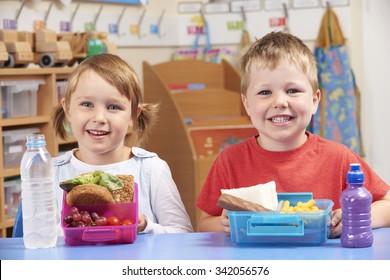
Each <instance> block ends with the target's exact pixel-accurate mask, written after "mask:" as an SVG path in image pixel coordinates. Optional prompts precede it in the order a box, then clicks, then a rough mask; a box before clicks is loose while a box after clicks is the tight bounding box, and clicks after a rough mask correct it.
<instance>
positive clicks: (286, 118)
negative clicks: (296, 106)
mask: <svg viewBox="0 0 390 280" xmlns="http://www.w3.org/2000/svg"><path fill="white" fill-rule="evenodd" d="M291 119H292V117H289V116H283V117H273V118H270V120H271V121H272V122H274V123H284V122H288V121H290V120H291Z"/></svg>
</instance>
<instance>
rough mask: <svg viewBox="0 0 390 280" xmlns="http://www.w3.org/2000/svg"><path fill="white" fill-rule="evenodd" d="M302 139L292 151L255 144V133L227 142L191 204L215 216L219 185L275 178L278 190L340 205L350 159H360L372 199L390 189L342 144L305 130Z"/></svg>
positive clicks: (243, 184)
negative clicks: (245, 137)
mask: <svg viewBox="0 0 390 280" xmlns="http://www.w3.org/2000/svg"><path fill="white" fill-rule="evenodd" d="M307 135H308V138H307V141H306V142H305V143H304V144H303V145H302V146H300V147H298V148H296V149H293V150H291V151H285V152H271V151H267V150H264V149H263V148H261V147H260V146H259V145H258V144H257V141H256V140H257V137H252V138H250V139H248V140H246V141H244V142H242V143H239V144H235V145H232V146H229V147H228V148H226V149H225V150H223V151H222V152H221V154H220V155H219V156H218V158H217V159H216V160H215V162H214V164H213V166H212V167H211V169H210V172H209V174H208V176H207V178H206V181H205V183H204V185H203V188H202V190H201V192H200V194H199V197H198V198H197V200H196V202H195V204H196V206H198V207H199V208H200V209H201V210H203V211H204V212H206V213H208V214H210V215H214V216H219V215H221V213H222V209H221V208H220V207H218V206H217V201H218V198H219V196H220V195H221V189H232V188H241V187H250V186H254V185H258V184H265V183H267V182H269V181H275V183H276V191H277V192H312V193H313V198H314V199H331V200H332V201H333V203H334V207H333V208H334V209H338V208H340V202H339V197H340V195H341V193H342V191H343V190H344V189H345V188H346V187H347V182H346V176H347V173H348V170H349V168H350V163H360V164H361V169H362V171H363V172H364V176H365V185H364V186H365V187H366V188H367V189H368V190H369V191H370V192H371V194H372V196H373V201H376V200H378V199H380V198H382V197H383V196H384V195H385V194H386V192H387V191H388V190H389V185H387V184H386V183H385V182H384V181H383V180H382V179H381V178H379V176H378V175H377V174H375V172H374V171H373V170H372V169H371V168H370V167H369V166H368V164H367V163H366V162H365V161H364V160H363V159H362V158H361V157H359V156H358V155H357V154H355V153H354V152H352V151H351V150H349V149H348V148H347V147H346V146H344V145H342V144H339V143H337V142H333V141H329V140H325V139H323V138H321V137H319V136H318V135H315V134H311V133H309V132H307Z"/></svg>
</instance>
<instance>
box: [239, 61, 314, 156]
mask: <svg viewBox="0 0 390 280" xmlns="http://www.w3.org/2000/svg"><path fill="white" fill-rule="evenodd" d="M319 100H320V91H319V90H317V92H315V94H314V95H313V89H312V88H311V86H310V83H309V80H308V79H307V77H306V75H305V74H304V73H303V72H302V71H301V70H299V69H298V68H297V67H296V66H295V65H293V64H290V63H280V64H279V65H278V66H277V67H276V68H275V69H270V68H264V69H259V68H256V67H252V69H251V73H250V83H249V86H248V89H247V92H246V94H245V95H244V94H242V101H243V103H244V106H245V109H246V112H247V114H248V115H249V116H250V118H251V120H252V123H253V125H254V126H255V128H256V129H257V130H258V131H259V135H260V137H259V138H258V141H259V144H260V145H261V146H262V147H263V148H264V149H267V150H271V151H286V150H291V149H294V148H297V147H299V146H300V145H302V144H303V143H304V142H305V141H306V135H305V130H306V127H307V125H308V124H309V122H310V119H311V117H312V115H313V114H315V112H316V111H317V107H318V103H319Z"/></svg>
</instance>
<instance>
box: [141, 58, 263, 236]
mask: <svg viewBox="0 0 390 280" xmlns="http://www.w3.org/2000/svg"><path fill="white" fill-rule="evenodd" d="M143 77H144V94H145V102H148V103H149V102H153V103H154V102H158V103H160V104H161V107H160V113H159V120H158V123H157V127H156V129H155V130H154V131H153V132H152V134H151V136H150V137H149V138H148V139H147V141H146V142H145V143H144V147H145V148H146V149H148V150H149V151H153V152H156V153H157V154H158V155H159V157H160V158H162V159H163V160H165V161H166V162H167V163H168V165H169V167H170V169H171V171H172V176H173V179H174V180H175V182H176V184H177V186H178V189H179V191H180V194H181V197H182V200H183V202H184V205H185V207H186V210H187V212H188V214H189V215H190V218H191V222H192V224H193V226H194V229H195V230H196V229H197V222H196V221H197V218H198V215H199V211H198V209H197V208H196V206H195V204H194V202H195V199H196V198H197V196H198V194H199V191H200V189H201V187H202V185H203V183H204V180H205V178H206V176H207V174H208V172H209V169H210V167H211V165H212V163H213V162H214V160H215V158H216V157H217V155H218V154H219V152H220V151H221V149H223V147H224V146H226V145H230V144H232V143H235V142H237V141H241V140H243V139H246V138H248V137H250V136H253V135H255V134H256V131H255V129H254V128H253V126H252V124H251V122H250V120H249V118H248V117H247V115H246V112H245V109H244V108H243V105H242V102H241V97H240V77H239V74H238V73H237V71H236V70H235V69H234V68H233V67H232V66H231V65H230V64H229V63H227V62H226V61H223V62H222V63H221V64H216V63H212V62H204V61H170V62H164V63H160V64H156V65H150V64H149V63H147V62H144V63H143ZM191 87H194V88H197V89H188V88H191ZM177 88H184V90H180V91H177V90H172V89H177Z"/></svg>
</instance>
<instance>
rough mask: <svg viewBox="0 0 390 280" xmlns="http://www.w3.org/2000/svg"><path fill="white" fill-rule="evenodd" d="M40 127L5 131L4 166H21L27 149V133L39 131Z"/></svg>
mask: <svg viewBox="0 0 390 280" xmlns="http://www.w3.org/2000/svg"><path fill="white" fill-rule="evenodd" d="M38 132H39V128H26V129H15V130H5V131H3V165H4V168H14V167H19V166H20V162H21V160H22V157H23V153H24V151H25V146H26V140H27V135H29V134H33V133H38Z"/></svg>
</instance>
